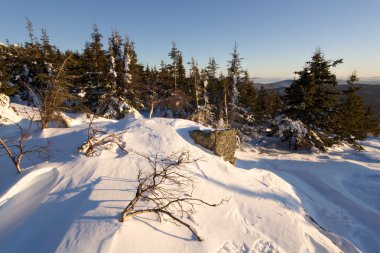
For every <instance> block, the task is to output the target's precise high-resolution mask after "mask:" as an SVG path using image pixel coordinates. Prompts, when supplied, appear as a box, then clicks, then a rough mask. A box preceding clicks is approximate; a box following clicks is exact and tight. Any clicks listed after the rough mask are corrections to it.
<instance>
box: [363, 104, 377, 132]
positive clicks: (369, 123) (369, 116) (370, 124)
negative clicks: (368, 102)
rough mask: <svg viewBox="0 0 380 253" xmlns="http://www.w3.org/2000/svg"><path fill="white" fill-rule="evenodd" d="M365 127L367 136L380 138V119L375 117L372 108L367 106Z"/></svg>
mask: <svg viewBox="0 0 380 253" xmlns="http://www.w3.org/2000/svg"><path fill="white" fill-rule="evenodd" d="M364 125H365V129H366V132H367V135H370V136H380V119H379V118H377V117H376V116H375V114H374V112H373V109H372V107H371V106H367V108H366V110H365V113H364Z"/></svg>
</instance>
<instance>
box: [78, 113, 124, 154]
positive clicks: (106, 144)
mask: <svg viewBox="0 0 380 253" xmlns="http://www.w3.org/2000/svg"><path fill="white" fill-rule="evenodd" d="M89 117H90V122H89V124H88V128H87V140H86V141H85V142H84V143H83V144H82V146H80V147H79V148H78V151H79V152H83V153H84V154H85V155H86V156H88V157H90V156H94V154H95V153H96V152H98V151H101V150H109V149H110V148H111V147H112V146H113V145H117V146H118V147H119V148H120V149H121V150H122V151H123V152H124V154H128V151H127V150H126V149H125V144H124V142H123V140H122V134H123V133H124V132H122V133H118V134H116V133H108V134H107V133H106V132H105V131H101V130H99V129H98V128H97V127H96V126H95V125H94V119H95V118H96V116H95V115H91V116H89Z"/></svg>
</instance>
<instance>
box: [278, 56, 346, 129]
mask: <svg viewBox="0 0 380 253" xmlns="http://www.w3.org/2000/svg"><path fill="white" fill-rule="evenodd" d="M342 62H343V60H342V59H339V60H334V61H332V60H326V59H325V56H324V54H323V53H322V51H321V50H320V49H317V50H316V51H315V53H314V55H313V56H312V58H311V60H310V61H308V62H306V66H305V67H304V68H303V70H301V71H298V72H295V74H297V75H298V79H296V80H294V81H293V83H292V84H291V86H290V87H288V88H286V89H285V93H286V94H285V99H286V111H285V113H286V114H287V115H288V116H289V117H290V118H292V119H295V120H297V119H299V120H301V121H302V122H303V123H305V124H306V125H307V126H309V127H312V128H314V129H320V130H322V131H325V132H327V133H332V132H334V131H335V130H334V129H335V125H334V122H335V121H336V116H337V114H336V112H337V105H338V96H337V94H338V93H337V92H336V90H335V86H336V85H337V81H336V76H335V74H333V73H332V71H331V68H333V67H336V66H337V65H338V64H340V63H342Z"/></svg>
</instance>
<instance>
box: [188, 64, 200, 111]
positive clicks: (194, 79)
mask: <svg viewBox="0 0 380 253" xmlns="http://www.w3.org/2000/svg"><path fill="white" fill-rule="evenodd" d="M189 65H190V82H189V83H190V84H191V86H190V93H191V95H192V97H193V101H194V106H195V111H198V110H199V97H200V93H201V91H200V85H199V80H200V74H199V68H198V63H197V62H196V61H195V60H194V57H192V58H191V61H190V62H189Z"/></svg>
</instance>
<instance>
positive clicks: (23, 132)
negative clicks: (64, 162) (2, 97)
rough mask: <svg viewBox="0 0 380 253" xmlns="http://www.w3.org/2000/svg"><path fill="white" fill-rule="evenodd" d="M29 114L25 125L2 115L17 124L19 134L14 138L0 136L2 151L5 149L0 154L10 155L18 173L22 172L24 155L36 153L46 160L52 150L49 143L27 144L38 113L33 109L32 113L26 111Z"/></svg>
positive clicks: (0, 148) (0, 149) (5, 119)
mask: <svg viewBox="0 0 380 253" xmlns="http://www.w3.org/2000/svg"><path fill="white" fill-rule="evenodd" d="M24 113H25V114H26V115H27V116H28V120H29V121H28V124H27V125H26V126H25V127H23V126H21V124H20V123H17V122H13V121H11V120H10V119H8V118H5V117H2V119H3V120H4V121H8V122H11V123H12V124H14V125H15V126H17V128H18V130H19V134H18V135H17V137H16V138H14V139H1V138H0V151H3V153H2V154H0V155H8V156H9V158H10V159H11V160H12V163H13V164H14V166H15V167H16V169H17V173H21V172H22V168H21V161H22V159H23V157H25V156H27V155H31V154H34V155H36V156H37V157H39V158H40V159H41V160H46V159H47V158H49V157H50V151H49V149H48V145H26V144H25V141H26V140H28V139H29V138H30V137H31V135H32V133H33V125H34V123H35V122H36V121H35V116H36V113H35V111H34V110H32V112H31V113H29V112H27V111H24Z"/></svg>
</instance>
